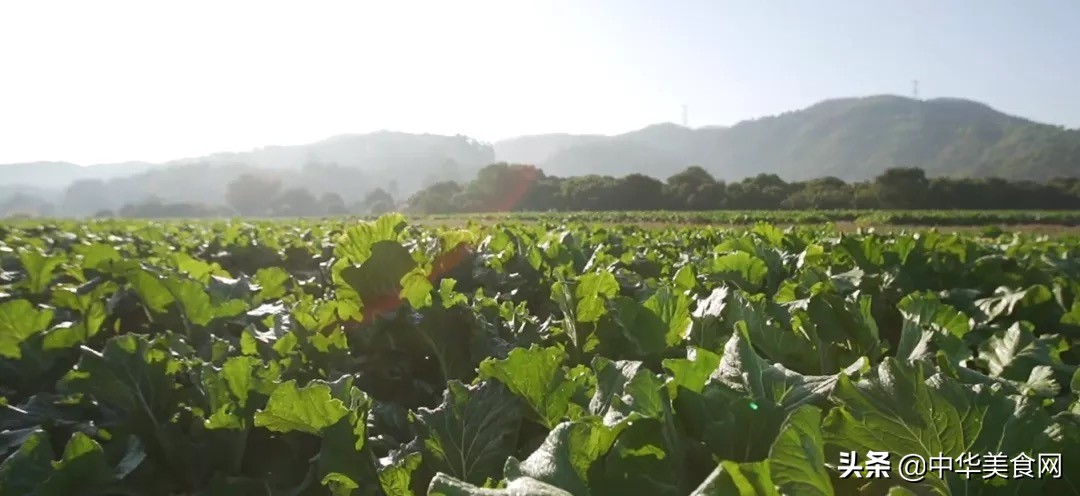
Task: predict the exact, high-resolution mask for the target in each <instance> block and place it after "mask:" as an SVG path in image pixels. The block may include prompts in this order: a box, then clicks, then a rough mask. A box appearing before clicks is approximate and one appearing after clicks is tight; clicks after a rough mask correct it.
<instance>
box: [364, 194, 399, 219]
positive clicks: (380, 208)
mask: <svg viewBox="0 0 1080 496" xmlns="http://www.w3.org/2000/svg"><path fill="white" fill-rule="evenodd" d="M364 206H365V207H366V208H367V210H368V212H369V213H372V214H376V215H378V214H382V213H385V212H389V211H391V210H393V209H394V197H392V196H390V193H387V192H386V191H384V190H383V189H382V188H375V189H373V190H371V191H369V192H368V194H367V196H365V197H364Z"/></svg>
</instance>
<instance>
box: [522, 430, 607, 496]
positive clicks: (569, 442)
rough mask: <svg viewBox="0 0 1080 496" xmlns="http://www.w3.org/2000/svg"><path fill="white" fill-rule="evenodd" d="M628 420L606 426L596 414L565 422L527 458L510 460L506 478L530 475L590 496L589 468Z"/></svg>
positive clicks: (561, 487) (576, 493) (584, 495)
mask: <svg viewBox="0 0 1080 496" xmlns="http://www.w3.org/2000/svg"><path fill="white" fill-rule="evenodd" d="M627 423H628V422H622V423H619V424H616V425H614V426H606V425H604V424H603V423H602V422H601V421H600V419H599V418H596V417H582V418H581V419H578V420H574V421H568V422H563V423H561V424H559V425H558V426H556V427H555V428H554V429H552V431H551V432H550V433H548V436H547V439H545V440H544V443H543V444H542V445H540V447H539V448H538V449H537V450H536V451H534V452H533V453H532V454H531V455H529V457H528V458H526V459H525V460H524V461H520V462H519V461H517V460H516V459H514V458H511V459H509V460H507V462H506V470H505V471H506V477H507V479H509V480H513V479H516V478H517V477H522V476H524V477H529V478H532V479H535V480H537V481H540V482H542V483H544V484H548V485H551V486H554V487H557V488H559V489H561V490H564V491H566V492H568V493H570V494H574V495H576V496H589V495H590V494H592V493H591V491H590V490H589V469H590V468H591V467H592V465H593V463H594V462H596V461H597V460H599V459H600V458H601V457H603V456H604V455H605V454H607V453H608V451H609V450H610V449H611V447H612V445H613V444H614V443H615V439H616V438H617V437H618V436H619V434H620V433H621V432H622V431H623V430H624V429H625V428H626V427H627Z"/></svg>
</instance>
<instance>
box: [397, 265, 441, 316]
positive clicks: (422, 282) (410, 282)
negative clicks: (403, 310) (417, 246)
mask: <svg viewBox="0 0 1080 496" xmlns="http://www.w3.org/2000/svg"><path fill="white" fill-rule="evenodd" d="M433 289H435V286H433V285H432V284H431V281H429V280H428V275H427V273H426V272H425V271H424V269H422V268H420V267H417V268H415V269H413V270H412V271H410V272H409V273H408V274H405V276H404V277H402V278H401V293H400V296H401V297H402V298H405V299H406V300H409V305H411V306H412V307H413V308H416V309H420V308H424V307H429V306H431V300H432V298H431V291H432V290H433Z"/></svg>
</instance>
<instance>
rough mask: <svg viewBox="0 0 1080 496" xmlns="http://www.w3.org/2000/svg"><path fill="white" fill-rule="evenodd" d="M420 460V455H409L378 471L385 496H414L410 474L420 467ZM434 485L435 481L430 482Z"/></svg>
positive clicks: (421, 457)
mask: <svg viewBox="0 0 1080 496" xmlns="http://www.w3.org/2000/svg"><path fill="white" fill-rule="evenodd" d="M422 460H423V456H422V455H421V454H420V453H409V454H408V455H405V456H403V457H401V458H400V459H399V460H395V461H394V462H393V463H391V464H390V465H387V466H385V467H383V468H382V469H380V470H379V486H380V487H382V490H383V492H384V493H386V496H414V495H415V493H414V492H413V490H412V488H411V487H410V486H411V484H412V474H413V472H414V471H416V469H417V468H419V467H420V462H421V461H422ZM443 477H445V475H444V476H443ZM438 478H439V477H436V479H438ZM434 483H435V481H434V480H432V484H434Z"/></svg>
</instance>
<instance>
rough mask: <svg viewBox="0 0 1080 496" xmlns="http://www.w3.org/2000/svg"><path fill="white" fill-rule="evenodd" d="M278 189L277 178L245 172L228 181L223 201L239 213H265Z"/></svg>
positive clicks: (279, 184) (251, 214)
mask: <svg viewBox="0 0 1080 496" xmlns="http://www.w3.org/2000/svg"><path fill="white" fill-rule="evenodd" d="M280 190H281V181H280V180H279V179H277V178H275V177H270V176H264V175H256V174H252V173H246V174H243V175H241V176H240V177H237V178H236V179H234V180H233V181H232V182H230V183H229V188H228V191H227V192H226V193H225V201H226V202H228V204H229V206H231V207H232V208H234V209H236V211H237V213H239V214H240V215H245V216H257V215H265V214H266V213H267V208H268V207H269V206H270V204H271V203H273V201H274V199H275V197H276V196H277V193H278V191H280Z"/></svg>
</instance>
